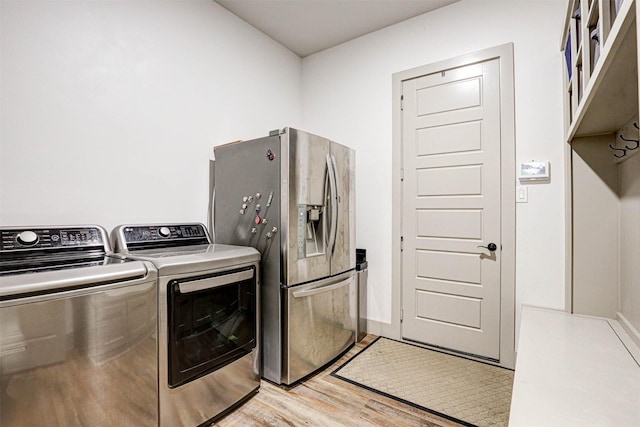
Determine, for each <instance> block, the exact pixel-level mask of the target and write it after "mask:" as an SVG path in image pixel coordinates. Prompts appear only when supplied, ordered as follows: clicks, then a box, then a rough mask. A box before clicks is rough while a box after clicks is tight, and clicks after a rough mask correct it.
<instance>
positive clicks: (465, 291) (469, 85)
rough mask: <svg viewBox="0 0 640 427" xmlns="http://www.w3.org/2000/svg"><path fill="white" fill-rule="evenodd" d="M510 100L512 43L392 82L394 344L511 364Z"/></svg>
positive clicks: (512, 168) (512, 197) (406, 74)
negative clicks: (396, 319)
mask: <svg viewBox="0 0 640 427" xmlns="http://www.w3.org/2000/svg"><path fill="white" fill-rule="evenodd" d="M513 94H514V92H513V45H512V44H507V45H503V46H499V47H496V48H491V49H486V50H483V51H480V52H475V53H472V54H469V55H465V56H461V57H457V58H453V59H450V60H446V61H442V62H438V63H435V64H431V65H427V66H424V67H419V68H416V69H412V70H408V71H405V72H401V73H397V74H395V75H394V100H395V99H396V98H399V100H400V102H399V103H396V104H394V105H397V107H398V108H397V110H398V111H396V109H395V108H394V175H398V176H399V180H398V181H399V182H394V195H393V197H394V203H393V206H394V227H393V229H394V233H398V236H397V240H396V236H394V241H399V245H398V247H397V248H396V247H394V275H393V277H394V290H395V289H397V290H398V291H399V295H400V297H399V298H398V301H397V304H398V310H397V315H398V317H399V323H398V325H399V336H400V338H401V339H402V340H404V341H410V342H414V343H418V344H420V345H425V346H428V347H434V348H438V349H442V350H444V351H447V352H454V353H461V354H464V355H467V356H469V357H472V358H479V359H482V360H486V361H489V362H491V363H495V364H499V365H501V366H505V367H510V368H512V367H513V364H514V344H515V343H514V341H515V339H514V330H515V328H514V316H515V298H514V296H515V283H514V282H515V158H514V157H515V156H514V153H515V137H514V100H513ZM396 169H398V170H397V171H396ZM396 251H397V253H396Z"/></svg>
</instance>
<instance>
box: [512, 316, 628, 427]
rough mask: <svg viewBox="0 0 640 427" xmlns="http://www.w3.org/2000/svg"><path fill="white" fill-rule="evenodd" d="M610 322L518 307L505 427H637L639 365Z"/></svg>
mask: <svg viewBox="0 0 640 427" xmlns="http://www.w3.org/2000/svg"><path fill="white" fill-rule="evenodd" d="M611 322H613V321H609V320H608V319H602V318H594V317H587V316H579V315H572V314H568V313H565V312H560V311H553V310H545V309H538V308H533V307H523V310H522V321H521V326H520V340H519V345H518V358H517V362H516V373H515V378H514V384H513V397H512V400H511V414H510V419H509V426H511V427H521V426H532V427H534V426H535V427H539V426H562V427H568V426H580V427H583V426H612V427H613V426H615V427H618V426H619V427H622V426H640V366H639V365H638V362H636V360H635V359H634V358H633V357H632V355H631V353H630V352H629V350H628V349H627V347H626V346H625V344H623V342H622V341H621V340H620V338H619V337H618V335H617V334H616V332H615V330H614V328H613V327H612V324H611Z"/></svg>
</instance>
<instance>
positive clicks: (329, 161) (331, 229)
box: [327, 154, 338, 255]
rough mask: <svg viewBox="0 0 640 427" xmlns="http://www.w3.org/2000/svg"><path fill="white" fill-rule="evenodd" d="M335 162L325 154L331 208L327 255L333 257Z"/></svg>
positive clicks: (335, 202)
mask: <svg viewBox="0 0 640 427" xmlns="http://www.w3.org/2000/svg"><path fill="white" fill-rule="evenodd" d="M335 164H336V161H335V159H334V158H333V156H332V155H331V154H327V173H328V174H329V204H330V207H331V217H330V221H331V224H330V226H329V250H328V251H327V252H328V253H329V254H331V255H333V249H334V246H335V244H336V233H337V232H338V221H337V219H338V186H337V183H336V170H335Z"/></svg>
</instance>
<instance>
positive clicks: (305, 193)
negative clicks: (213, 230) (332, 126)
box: [281, 128, 331, 286]
mask: <svg viewBox="0 0 640 427" xmlns="http://www.w3.org/2000/svg"><path fill="white" fill-rule="evenodd" d="M281 137H282V152H283V164H282V171H281V175H282V176H283V177H288V181H289V182H288V186H287V188H286V190H288V195H287V196H285V195H284V194H283V202H285V200H286V202H288V206H287V207H285V206H283V209H282V211H283V212H288V218H285V217H283V224H282V225H283V227H286V234H285V235H286V236H287V246H286V248H287V250H286V253H285V258H286V260H287V263H286V266H285V269H286V281H285V286H293V285H296V284H300V283H306V282H310V281H313V280H317V279H320V278H323V277H327V276H329V275H330V274H331V268H330V263H331V253H330V251H329V250H328V249H329V248H328V238H329V231H330V230H329V226H330V224H329V222H328V217H329V211H328V209H327V196H328V177H329V175H328V171H329V167H330V161H329V147H330V141H329V140H328V139H325V138H322V137H319V136H316V135H312V134H310V133H306V132H302V131H299V130H297V129H293V128H289V129H288V132H287V133H286V134H285V135H282V136H281ZM285 151H288V154H285ZM285 156H286V159H287V160H288V162H285V161H284V158H285ZM284 185H287V183H286V181H284V182H283V186H284ZM284 190H285V189H284V188H283V191H284Z"/></svg>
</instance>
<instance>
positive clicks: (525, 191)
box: [516, 185, 529, 203]
mask: <svg viewBox="0 0 640 427" xmlns="http://www.w3.org/2000/svg"><path fill="white" fill-rule="evenodd" d="M528 201H529V187H527V186H526V185H517V186H516V203H527V202H528Z"/></svg>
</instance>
